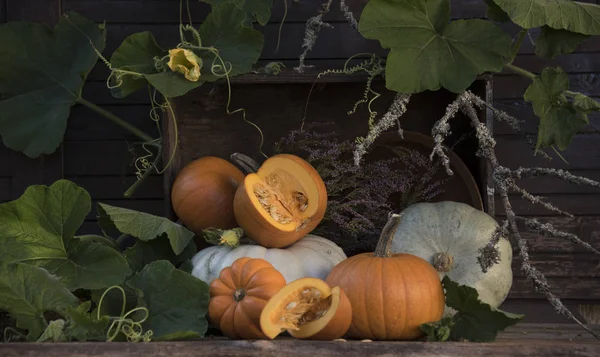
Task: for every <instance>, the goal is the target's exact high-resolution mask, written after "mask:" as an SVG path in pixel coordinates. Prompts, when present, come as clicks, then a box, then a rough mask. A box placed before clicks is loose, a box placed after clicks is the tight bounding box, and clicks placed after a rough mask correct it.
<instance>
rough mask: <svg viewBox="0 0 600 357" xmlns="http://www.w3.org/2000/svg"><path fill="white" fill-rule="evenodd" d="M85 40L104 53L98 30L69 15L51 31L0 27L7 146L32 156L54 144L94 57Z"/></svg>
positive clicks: (1, 123)
mask: <svg viewBox="0 0 600 357" xmlns="http://www.w3.org/2000/svg"><path fill="white" fill-rule="evenodd" d="M80 31H81V32H80ZM86 36H88V37H89V38H90V40H91V41H92V43H93V44H94V46H95V47H96V48H97V49H98V50H99V51H102V50H103V49H104V46H105V40H106V32H105V30H104V27H103V26H99V25H97V24H95V23H93V22H91V21H89V20H87V19H85V18H84V17H82V16H80V15H78V14H77V13H73V12H69V13H68V14H67V15H65V16H64V17H61V19H60V20H59V21H58V23H57V24H56V26H55V27H54V29H50V28H48V27H46V26H45V25H42V24H39V23H32V22H19V21H11V22H8V23H6V24H3V25H0V43H1V44H2V46H0V97H2V100H1V101H0V135H1V136H2V141H4V144H5V145H6V146H7V147H9V148H11V149H13V150H17V151H20V152H23V153H25V155H27V156H29V157H32V158H35V157H38V156H39V155H41V154H51V153H53V152H54V151H55V150H56V148H57V147H58V146H59V145H60V143H61V142H62V140H63V136H64V134H65V129H66V127H67V119H68V118H69V113H70V110H71V106H73V105H74V104H75V103H76V101H77V99H79V98H80V97H81V90H82V88H83V84H84V82H85V79H86V77H87V75H88V73H89V72H90V70H91V69H92V67H94V65H95V64H96V61H97V59H98V56H97V55H96V53H95V52H94V50H93V48H92V46H91V45H90V42H89V40H88V38H87V37H86Z"/></svg>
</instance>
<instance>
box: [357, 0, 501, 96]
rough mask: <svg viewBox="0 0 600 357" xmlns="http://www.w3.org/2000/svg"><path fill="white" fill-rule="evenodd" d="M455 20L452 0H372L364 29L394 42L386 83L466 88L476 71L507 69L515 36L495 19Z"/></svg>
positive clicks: (416, 88)
mask: <svg viewBox="0 0 600 357" xmlns="http://www.w3.org/2000/svg"><path fill="white" fill-rule="evenodd" d="M449 21H450V1H449V0H371V1H369V2H368V4H367V5H366V6H365V9H364V10H363V13H362V15H361V18H360V24H359V30H360V33H361V34H362V35H363V36H364V37H366V38H368V39H375V40H378V41H379V42H380V43H381V45H382V46H383V47H385V48H390V49H391V51H390V54H389V56H388V61H387V64H386V73H385V77H386V86H387V87H388V88H389V89H391V90H395V91H397V92H401V93H417V92H422V91H424V90H437V89H439V88H440V87H444V88H446V89H448V90H450V91H452V92H456V93H458V92H462V91H464V90H465V89H466V88H467V87H469V85H470V84H471V83H473V81H474V80H475V78H476V76H477V75H478V74H480V73H483V72H486V71H492V72H499V71H501V70H502V66H503V63H504V59H505V58H507V57H508V56H509V55H510V49H511V39H510V37H509V36H508V35H507V34H506V33H504V32H503V31H502V30H501V29H500V28H499V27H497V26H496V25H494V24H493V23H491V22H488V21H484V20H479V19H473V20H459V21H454V22H449Z"/></svg>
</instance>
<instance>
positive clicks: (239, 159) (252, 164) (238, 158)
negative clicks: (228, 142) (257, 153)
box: [229, 152, 260, 175]
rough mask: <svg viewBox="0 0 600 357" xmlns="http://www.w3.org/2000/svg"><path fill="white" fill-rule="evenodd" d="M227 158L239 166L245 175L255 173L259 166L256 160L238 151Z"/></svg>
mask: <svg viewBox="0 0 600 357" xmlns="http://www.w3.org/2000/svg"><path fill="white" fill-rule="evenodd" d="M229 158H230V159H231V160H232V161H233V162H234V163H236V164H237V165H238V166H239V167H241V168H242V169H243V170H244V171H245V173H246V175H247V174H253V173H256V172H257V171H258V169H259V167H260V165H259V164H258V162H256V160H254V159H253V158H251V157H249V156H246V155H244V154H240V153H239V152H235V153H233V154H231V156H230V157H229Z"/></svg>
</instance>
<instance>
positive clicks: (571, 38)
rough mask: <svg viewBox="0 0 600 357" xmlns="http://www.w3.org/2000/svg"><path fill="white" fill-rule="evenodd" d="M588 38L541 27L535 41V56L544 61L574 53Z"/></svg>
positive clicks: (565, 31)
mask: <svg viewBox="0 0 600 357" xmlns="http://www.w3.org/2000/svg"><path fill="white" fill-rule="evenodd" d="M588 37H589V36H587V35H582V34H580V33H575V32H571V31H567V30H555V29H553V28H551V27H548V26H543V27H542V31H541V33H540V36H539V37H538V38H537V40H536V41H535V54H536V55H538V56H540V57H543V58H546V59H553V58H554V57H556V56H558V55H562V54H567V53H571V52H573V51H575V49H576V48H577V46H579V44H581V43H582V42H583V41H585V40H586V39H587V38H588Z"/></svg>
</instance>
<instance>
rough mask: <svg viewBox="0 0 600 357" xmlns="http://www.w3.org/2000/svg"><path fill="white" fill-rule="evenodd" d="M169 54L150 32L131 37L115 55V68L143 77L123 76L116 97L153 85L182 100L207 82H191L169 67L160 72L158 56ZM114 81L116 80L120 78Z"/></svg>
mask: <svg viewBox="0 0 600 357" xmlns="http://www.w3.org/2000/svg"><path fill="white" fill-rule="evenodd" d="M166 54H167V52H166V51H165V50H163V49H162V48H161V47H160V46H159V45H158V43H157V42H156V39H155V38H154V36H153V35H152V33H150V32H148V31H144V32H139V33H135V34H133V35H130V36H129V37H127V38H126V39H125V40H124V41H123V43H121V45H120V46H119V48H117V49H116V50H115V52H114V53H113V55H112V57H111V59H110V61H111V64H112V65H113V67H114V68H118V69H121V70H126V71H131V72H136V73H141V74H142V75H143V77H135V76H133V75H123V76H122V77H120V78H121V81H122V82H121V83H120V85H119V86H118V87H116V88H114V89H113V90H112V93H113V96H115V97H117V98H123V97H125V96H128V95H129V94H131V93H133V92H135V91H137V90H138V89H141V88H143V87H144V86H145V85H146V84H147V83H148V82H149V83H150V84H151V85H152V86H153V87H154V88H156V90H158V91H159V92H160V93H161V94H162V95H164V96H165V97H168V98H172V97H179V96H182V95H184V94H186V93H187V92H189V91H190V90H192V89H194V88H197V87H199V86H201V85H202V83H204V82H203V81H196V82H192V81H188V80H187V79H185V77H184V76H183V75H182V74H179V73H175V72H172V71H171V70H170V69H169V68H165V69H164V70H163V71H159V70H158V69H157V68H156V66H155V61H154V57H159V58H162V57H163V56H165V55H166ZM113 78H114V79H115V80H116V79H117V78H119V77H113ZM113 85H114V84H113Z"/></svg>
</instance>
